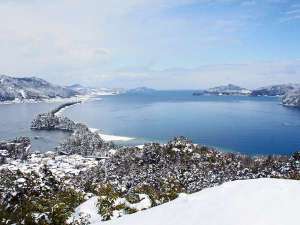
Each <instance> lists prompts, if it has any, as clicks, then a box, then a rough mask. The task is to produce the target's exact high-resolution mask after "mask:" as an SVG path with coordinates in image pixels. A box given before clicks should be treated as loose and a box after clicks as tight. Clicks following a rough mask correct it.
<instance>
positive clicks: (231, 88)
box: [205, 84, 251, 95]
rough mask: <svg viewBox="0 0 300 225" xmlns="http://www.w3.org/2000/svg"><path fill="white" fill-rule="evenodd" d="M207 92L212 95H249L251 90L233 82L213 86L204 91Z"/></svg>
mask: <svg viewBox="0 0 300 225" xmlns="http://www.w3.org/2000/svg"><path fill="white" fill-rule="evenodd" d="M205 93H207V94H214V95H249V94H251V91H250V90H248V89H246V88H242V87H239V86H236V85H233V84H228V85H223V86H218V87H213V88H210V89H208V90H207V91H205Z"/></svg>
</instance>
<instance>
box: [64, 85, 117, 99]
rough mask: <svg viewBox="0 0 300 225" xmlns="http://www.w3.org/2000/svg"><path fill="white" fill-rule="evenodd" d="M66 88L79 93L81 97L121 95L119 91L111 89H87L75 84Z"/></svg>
mask: <svg viewBox="0 0 300 225" xmlns="http://www.w3.org/2000/svg"><path fill="white" fill-rule="evenodd" d="M66 88H68V89H70V90H73V91H76V92H78V93H79V94H80V95H92V96H96V95H106V94H119V92H120V91H119V90H118V89H109V88H95V87H87V86H83V85H81V84H73V85H69V86H66Z"/></svg>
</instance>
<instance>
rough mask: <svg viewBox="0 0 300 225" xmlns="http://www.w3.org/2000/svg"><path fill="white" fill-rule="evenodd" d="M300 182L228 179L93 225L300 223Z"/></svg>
mask: <svg viewBox="0 0 300 225" xmlns="http://www.w3.org/2000/svg"><path fill="white" fill-rule="evenodd" d="M299 202H300V181H293V180H280V179H269V178H268V179H257V180H245V181H234V182H228V183H225V184H223V185H221V186H218V187H213V188H208V189H205V190H203V191H200V192H197V193H194V194H190V195H181V196H180V197H179V198H177V199H176V200H174V201H172V202H169V203H166V204H163V205H160V206H157V207H154V208H151V209H147V210H143V211H140V212H137V213H135V214H132V215H125V216H123V217H121V218H118V219H113V220H111V221H108V222H102V221H98V222H96V223H92V225H100V224H106V225H299Z"/></svg>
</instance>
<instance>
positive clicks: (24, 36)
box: [0, 0, 300, 89]
mask: <svg viewBox="0 0 300 225" xmlns="http://www.w3.org/2000/svg"><path fill="white" fill-rule="evenodd" d="M0 21H1V23H0V54H1V60H0V74H6V75H12V76H19V77H23V76H38V77H41V78H44V79H47V80H48V81H51V82H54V83H56V84H61V85H67V84H74V83H80V84H83V85H89V86H97V87H109V88H112V87H118V88H133V87H138V86H148V87H152V88H158V89H198V88H207V87H211V86H215V85H223V84H228V83H234V84H237V85H241V86H244V87H247V88H256V87H260V86H266V85H271V84H280V83H300V1H299V0H109V1H107V0H106V1H104V0H51V1H50V0H49V1H46V0H0Z"/></svg>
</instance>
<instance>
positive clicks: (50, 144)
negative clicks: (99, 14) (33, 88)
mask: <svg viewBox="0 0 300 225" xmlns="http://www.w3.org/2000/svg"><path fill="white" fill-rule="evenodd" d="M55 106H56V104H47V103H42V104H14V105H0V116H1V118H2V119H1V121H0V137H1V138H12V137H15V136H20V135H24V136H30V137H31V138H32V140H33V146H34V149H39V150H41V151H44V150H51V149H52V148H54V147H55V146H56V145H57V144H58V143H59V142H60V141H62V140H63V139H64V138H66V137H67V136H68V135H69V134H68V133H63V132H55V131H54V132H47V131H43V132H41V131H30V129H29V127H30V121H31V120H32V119H33V117H34V116H35V115H36V114H38V113H40V112H46V111H49V110H50V109H52V108H53V107H55ZM64 114H65V115H66V116H68V117H70V118H71V119H73V120H75V121H78V122H84V123H87V124H88V126H90V127H92V128H98V129H100V130H102V132H103V133H106V134H113V135H120V136H128V137H135V138H136V139H135V140H134V141H131V142H130V143H128V144H142V143H144V142H146V141H160V142H167V141H168V140H169V139H171V138H172V137H174V136H181V135H182V136H186V137H188V138H190V139H192V140H193V142H194V143H202V144H206V145H210V146H215V147H219V148H222V149H224V150H230V151H238V152H242V153H248V154H277V153H279V154H289V153H291V152H293V151H295V150H299V149H300V110H298V109H291V108H286V107H283V106H281V105H280V104H279V100H278V99H277V98H270V97H233V96H192V92H191V91H178V92H176V91H175V92H174V91H172V92H167V91H165V92H155V93H152V94H143V95H141V94H140V95H134V94H131V95H129V94H127V95H119V96H105V97H103V98H102V100H96V101H90V102H86V103H84V104H81V105H76V106H74V107H71V108H69V109H67V110H66V111H65V112H64ZM36 136H38V137H39V138H38V139H37V140H36V139H34V137H36Z"/></svg>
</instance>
